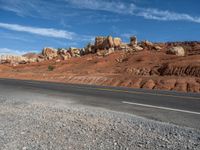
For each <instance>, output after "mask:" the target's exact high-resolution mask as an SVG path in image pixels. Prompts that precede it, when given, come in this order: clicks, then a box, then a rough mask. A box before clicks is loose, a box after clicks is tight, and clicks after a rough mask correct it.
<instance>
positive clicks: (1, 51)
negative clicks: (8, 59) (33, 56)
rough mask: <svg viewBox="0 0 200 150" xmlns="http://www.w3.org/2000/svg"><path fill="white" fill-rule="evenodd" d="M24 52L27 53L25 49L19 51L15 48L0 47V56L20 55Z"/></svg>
mask: <svg viewBox="0 0 200 150" xmlns="http://www.w3.org/2000/svg"><path fill="white" fill-rule="evenodd" d="M32 52H33V51H32ZM25 53H27V51H21V50H16V49H9V48H0V56H1V55H22V54H25Z"/></svg>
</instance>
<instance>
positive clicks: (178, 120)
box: [0, 79, 200, 129]
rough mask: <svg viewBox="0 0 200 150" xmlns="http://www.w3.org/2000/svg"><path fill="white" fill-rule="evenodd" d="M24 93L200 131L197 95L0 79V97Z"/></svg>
mask: <svg viewBox="0 0 200 150" xmlns="http://www.w3.org/2000/svg"><path fill="white" fill-rule="evenodd" d="M28 93H32V94H35V95H37V93H40V94H45V95H48V96H49V97H51V98H52V97H55V99H59V98H62V99H65V98H66V99H70V100H72V101H73V102H75V103H78V104H83V105H87V106H93V107H100V108H104V109H109V110H113V111H119V112H125V113H129V114H134V115H138V116H141V117H145V118H149V119H153V120H158V121H162V122H168V123H173V124H176V125H180V126H187V127H191V128H196V129H200V94H194V93H178V92H174V91H159V90H145V89H130V88H121V87H120V88H119V87H104V86H93V85H78V84H76V85H74V84H63V83H51V82H41V81H29V80H14V79H0V95H6V94H9V95H12V96H13V97H14V96H16V95H18V96H19V95H20V97H22V98H23V99H24V96H25V95H27V94H28Z"/></svg>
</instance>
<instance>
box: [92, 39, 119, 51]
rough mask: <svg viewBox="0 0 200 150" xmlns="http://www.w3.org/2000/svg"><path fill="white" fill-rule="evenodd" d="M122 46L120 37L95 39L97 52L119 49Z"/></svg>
mask: <svg viewBox="0 0 200 150" xmlns="http://www.w3.org/2000/svg"><path fill="white" fill-rule="evenodd" d="M121 44H122V40H121V39H120V38H118V37H116V38H112V37H111V36H108V37H103V36H99V37H96V38H95V45H94V48H95V49H96V50H104V49H109V48H119V47H120V45H121Z"/></svg>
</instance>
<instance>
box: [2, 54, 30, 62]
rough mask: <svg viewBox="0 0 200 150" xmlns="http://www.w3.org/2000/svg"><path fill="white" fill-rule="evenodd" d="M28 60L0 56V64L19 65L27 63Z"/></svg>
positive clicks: (18, 57)
mask: <svg viewBox="0 0 200 150" xmlns="http://www.w3.org/2000/svg"><path fill="white" fill-rule="evenodd" d="M28 61H29V60H28V59H27V58H26V57H23V56H14V55H1V58H0V62H1V64H19V63H21V64H22V63H23V64H25V63H28Z"/></svg>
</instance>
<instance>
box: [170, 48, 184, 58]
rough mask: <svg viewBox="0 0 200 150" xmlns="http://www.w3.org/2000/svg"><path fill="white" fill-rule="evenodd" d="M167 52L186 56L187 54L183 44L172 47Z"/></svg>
mask: <svg viewBox="0 0 200 150" xmlns="http://www.w3.org/2000/svg"><path fill="white" fill-rule="evenodd" d="M167 53H168V54H173V55H177V56H185V55H186V51H185V50H184V48H183V47H181V46H176V47H171V48H170V49H168V50H167Z"/></svg>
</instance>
